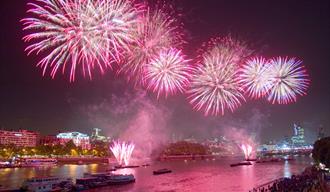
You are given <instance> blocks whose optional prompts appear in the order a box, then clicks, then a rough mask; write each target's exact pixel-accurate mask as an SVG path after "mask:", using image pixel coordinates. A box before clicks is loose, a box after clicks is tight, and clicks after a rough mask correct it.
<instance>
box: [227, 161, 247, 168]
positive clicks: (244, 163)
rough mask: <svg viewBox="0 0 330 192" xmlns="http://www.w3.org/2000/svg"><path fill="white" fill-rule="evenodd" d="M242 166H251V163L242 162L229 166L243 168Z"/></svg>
mask: <svg viewBox="0 0 330 192" xmlns="http://www.w3.org/2000/svg"><path fill="white" fill-rule="evenodd" d="M244 165H252V163H251V162H250V161H243V162H239V163H233V164H230V166H231V167H236V166H244Z"/></svg>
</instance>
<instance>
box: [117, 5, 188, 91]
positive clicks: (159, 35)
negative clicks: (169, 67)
mask: <svg viewBox="0 0 330 192" xmlns="http://www.w3.org/2000/svg"><path fill="white" fill-rule="evenodd" d="M181 27H182V25H181V24H180V23H179V22H178V21H177V19H175V15H174V13H172V12H170V11H169V10H168V9H167V8H165V7H162V8H158V6H157V7H156V8H154V9H152V8H148V9H146V11H145V13H144V15H143V17H142V22H141V24H140V25H139V26H138V30H137V31H136V34H135V36H136V38H137V41H135V42H134V43H132V44H131V45H130V51H129V52H128V54H127V59H126V60H125V61H124V62H123V63H122V65H121V69H120V71H119V72H120V73H124V74H126V75H127V79H128V80H133V81H134V82H135V85H144V84H145V76H144V74H145V68H146V66H147V65H148V64H150V62H151V60H152V59H153V58H155V57H157V56H158V54H159V53H160V52H161V51H162V50H167V49H169V48H171V47H180V45H181V44H182V43H183V41H182V33H181Z"/></svg>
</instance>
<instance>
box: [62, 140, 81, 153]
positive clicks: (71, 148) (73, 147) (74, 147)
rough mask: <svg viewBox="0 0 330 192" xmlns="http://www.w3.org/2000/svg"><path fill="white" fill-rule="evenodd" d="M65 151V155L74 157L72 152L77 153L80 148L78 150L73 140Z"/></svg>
mask: <svg viewBox="0 0 330 192" xmlns="http://www.w3.org/2000/svg"><path fill="white" fill-rule="evenodd" d="M63 150H64V153H65V154H66V155H72V152H73V151H74V152H76V151H77V150H78V148H77V146H76V145H75V144H74V143H73V140H70V141H68V142H67V143H66V144H65V146H64V148H63Z"/></svg>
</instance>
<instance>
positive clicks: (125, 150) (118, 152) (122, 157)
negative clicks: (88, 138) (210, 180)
mask: <svg viewBox="0 0 330 192" xmlns="http://www.w3.org/2000/svg"><path fill="white" fill-rule="evenodd" d="M134 147H135V145H134V144H133V143H125V142H119V141H115V142H113V144H112V145H111V146H110V150H111V151H112V153H113V155H114V156H115V157H116V160H117V162H118V164H119V165H123V164H125V165H126V166H127V165H129V162H130V159H131V156H132V153H133V150H134Z"/></svg>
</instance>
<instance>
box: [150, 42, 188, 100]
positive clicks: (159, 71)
mask: <svg viewBox="0 0 330 192" xmlns="http://www.w3.org/2000/svg"><path fill="white" fill-rule="evenodd" d="M189 62H190V60H187V59H185V57H184V55H183V54H182V53H181V51H180V50H177V49H174V48H170V49H168V50H163V51H161V52H160V53H159V55H158V56H157V57H155V58H153V59H152V60H151V62H150V64H149V65H147V66H146V76H145V78H146V82H147V88H148V89H151V90H152V91H153V92H157V97H159V96H160V94H161V93H165V95H166V96H167V95H168V94H174V93H176V92H177V91H179V92H181V93H183V92H184V91H185V89H186V86H187V85H188V83H189V77H190V76H191V72H192V68H191V66H190V65H189Z"/></svg>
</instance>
